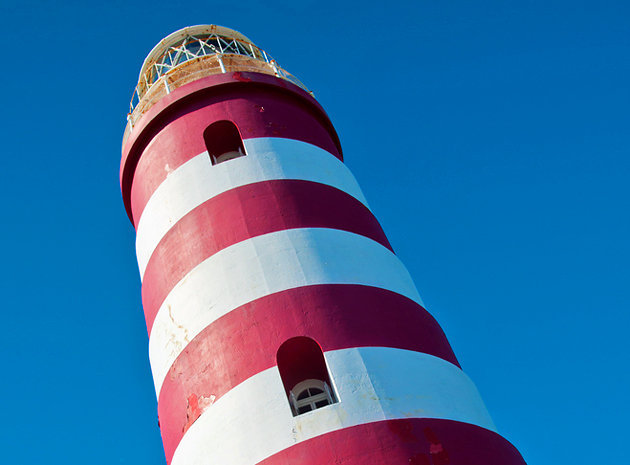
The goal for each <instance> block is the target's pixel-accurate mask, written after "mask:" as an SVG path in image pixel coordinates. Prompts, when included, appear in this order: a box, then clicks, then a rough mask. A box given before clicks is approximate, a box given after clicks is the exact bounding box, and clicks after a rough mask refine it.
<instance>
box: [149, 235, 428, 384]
mask: <svg viewBox="0 0 630 465" xmlns="http://www.w3.org/2000/svg"><path fill="white" fill-rule="evenodd" d="M344 283H346V284H363V285H366V286H374V287H379V288H383V289H387V290H391V291H393V292H396V293H399V294H401V295H403V296H405V297H408V298H410V299H411V300H413V301H415V302H417V303H419V304H420V305H422V301H421V299H420V295H419V294H418V291H417V289H416V287H415V285H414V284H413V281H412V280H411V277H410V276H409V273H408V271H407V270H406V268H405V267H404V265H403V264H402V263H401V261H400V260H399V259H398V258H397V257H396V256H395V255H394V254H393V253H392V252H391V251H390V250H389V249H387V248H386V247H384V246H382V245H380V244H378V243H377V242H375V241H373V240H371V239H368V238H365V237H363V236H359V235H357V234H352V233H348V232H345V231H338V230H332V229H318V228H308V229H293V230H287V231H280V232H276V233H271V234H266V235H263V236H258V237H255V238H252V239H250V240H247V241H242V242H239V243H238V244H235V245H233V246H231V247H228V248H227V249H224V250H222V251H221V252H219V253H217V254H215V255H213V256H212V257H210V258H209V259H208V260H206V261H204V262H202V263H201V264H200V265H199V266H197V267H196V268H195V269H193V270H192V271H191V272H190V273H189V274H188V275H187V276H186V277H185V278H184V279H183V280H182V281H180V282H179V283H178V284H177V286H175V288H173V290H172V291H171V293H170V294H169V295H168V297H167V298H166V300H165V301H164V303H163V304H162V307H161V308H160V310H159V311H158V314H157V316H156V318H155V322H154V324H153V328H152V330H151V335H150V339H149V358H150V360H151V368H152V370H153V378H154V382H155V386H156V392H157V393H158V395H159V392H160V388H161V385H162V382H163V380H164V376H165V375H166V373H167V372H168V370H169V368H170V367H171V365H172V363H173V362H174V361H175V359H176V358H177V356H178V355H179V353H181V351H182V350H183V349H184V348H185V347H186V345H187V344H188V343H189V342H190V341H191V340H192V339H193V338H194V337H195V336H196V335H197V334H198V333H199V332H200V331H202V330H203V329H204V328H205V327H206V326H207V325H209V324H211V323H212V322H213V321H215V320H216V319H218V318H220V317H221V316H223V315H224V314H226V313H228V312H230V311H232V310H234V309H235V308H237V307H239V306H241V305H243V304H245V303H247V302H250V301H252V300H255V299H258V298H260V297H263V296H265V295H269V294H272V293H274V292H279V291H282V290H285V289H291V288H295V287H300V286H308V285H314V284H344Z"/></svg>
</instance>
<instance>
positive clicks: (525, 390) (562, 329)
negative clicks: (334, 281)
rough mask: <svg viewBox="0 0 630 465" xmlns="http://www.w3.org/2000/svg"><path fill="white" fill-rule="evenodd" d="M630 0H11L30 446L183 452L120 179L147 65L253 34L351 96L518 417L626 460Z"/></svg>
mask: <svg viewBox="0 0 630 465" xmlns="http://www.w3.org/2000/svg"><path fill="white" fill-rule="evenodd" d="M629 22H630V3H629V2H627V1H626V0H618V1H607V2H596V1H588V2H585V1H579V0H573V1H549V0H537V1H525V0H522V1H509V2H508V1H476V2H472V1H469V0H457V1H456V0H452V1H436V0H416V1H409V2H397V1H392V2H381V1H379V2H370V1H367V2H361V3H355V2H344V1H341V2H329V3H328V2H327V3H324V4H322V3H321V2H318V1H300V2H292V1H280V0H266V1H238V2H190V1H186V2H168V3H167V2H160V1H155V2H146V1H143V2H127V1H120V0H113V1H109V2H102V4H101V5H99V6H90V5H87V4H85V3H84V2H78V1H73V2H61V3H58V2H52V1H50V2H37V1H32V0H25V1H24V2H21V3H20V5H19V6H18V5H17V3H15V4H13V2H11V3H8V2H7V1H3V2H2V3H0V26H1V27H0V35H1V37H2V44H3V52H2V55H3V57H4V59H3V67H2V70H1V71H0V84H1V85H0V90H1V92H2V97H3V98H2V113H1V116H0V118H2V124H1V125H0V128H1V129H0V131H1V136H2V155H3V156H2V165H3V166H2V168H3V169H2V171H1V174H0V176H1V182H0V190H1V195H2V199H3V203H4V205H3V211H4V215H5V219H4V221H3V227H2V228H1V229H0V237H1V240H2V244H3V247H2V248H1V252H0V253H1V254H2V255H1V260H2V264H3V266H2V269H1V273H2V280H1V282H2V289H3V313H2V314H3V321H4V324H3V326H2V327H3V329H4V331H3V334H2V337H1V338H0V349H1V350H2V353H3V360H4V370H3V375H2V382H1V383H0V402H1V406H0V420H1V421H0V449H1V450H2V455H3V458H2V459H1V460H0V461H1V462H2V463H4V464H7V465H22V464H28V465H31V464H42V463H46V464H63V465H74V464H77V465H85V464H91V465H92V464H93V465H101V464H102V465H112V464H130V465H132V464H133V465H138V464H141V465H143V464H148V465H153V464H157V465H163V464H164V458H163V452H162V446H161V440H160V437H159V430H158V427H157V418H156V405H155V402H156V401H155V394H154V392H153V385H152V381H151V379H150V372H149V363H148V356H147V334H146V328H145V323H144V317H143V313H142V310H141V303H140V280H139V276H138V271H137V266H136V263H135V256H134V231H133V229H132V227H131V224H130V223H129V222H128V220H127V218H126V215H125V212H124V208H123V204H122V201H121V197H120V193H119V187H118V166H119V161H120V143H121V137H122V133H123V129H124V125H125V115H126V112H127V108H128V102H129V99H130V96H131V93H132V90H133V88H134V86H135V83H136V79H137V75H138V71H139V68H140V65H141V63H142V61H143V59H144V57H145V56H146V54H147V53H148V52H149V51H150V50H151V48H152V47H153V46H154V45H155V44H156V43H157V42H158V41H159V40H160V39H161V38H162V37H164V36H166V35H167V34H169V33H171V32H173V31H174V30H176V29H179V28H181V27H184V26H186V25H192V24H200V23H216V24H221V25H225V26H229V27H232V28H234V29H237V30H240V31H241V32H243V33H244V34H245V35H247V36H249V37H250V38H251V39H252V40H254V41H255V42H256V43H257V44H258V45H259V46H261V47H262V48H264V49H265V50H267V51H268V52H270V53H271V54H272V55H273V56H274V57H275V58H276V59H277V60H278V62H279V63H280V64H281V65H282V66H284V67H285V68H286V69H288V70H289V71H291V72H292V73H293V74H295V75H297V76H298V77H300V78H301V79H302V80H303V82H304V83H306V85H307V86H309V87H310V88H311V89H312V90H313V91H314V92H315V95H316V97H317V98H318V100H319V101H320V102H321V103H322V105H323V106H324V107H325V108H326V110H327V111H328V113H329V115H330V117H331V119H332V121H333V123H334V124H335V126H336V128H337V130H338V132H339V135H340V137H341V141H342V145H343V148H344V152H345V157H346V162H347V164H348V165H349V166H350V168H351V169H352V170H353V172H354V173H355V175H356V177H357V178H358V180H359V182H360V184H361V185H362V187H363V190H364V193H365V194H366V197H367V198H368V200H369V202H370V204H371V207H372V209H373V210H374V211H375V213H376V215H377V217H378V218H379V219H380V221H381V223H382V225H383V227H384V229H385V231H386V233H387V234H388V236H389V238H390V241H391V243H392V245H393V246H394V248H395V250H396V251H397V253H398V255H399V256H400V257H401V258H402V260H403V261H404V262H405V264H406V265H407V267H408V268H409V270H410V272H411V274H412V276H413V277H414V279H415V281H416V284H417V286H418V288H419V290H420V293H421V294H422V296H423V298H424V301H425V303H426V304H427V307H428V309H429V311H431V312H432V313H433V314H434V315H435V316H436V317H437V319H438V321H439V322H440V323H441V324H442V326H443V328H444V329H445V331H446V334H447V336H448V337H449V339H450V341H451V343H452V345H453V347H454V349H455V352H456V353H457V355H458V357H459V359H460V361H461V363H462V366H463V368H464V370H465V371H466V372H467V373H468V374H469V375H470V376H471V377H472V379H473V380H474V381H475V383H476V384H477V386H478V388H479V390H480V391H481V394H482V396H483V398H484V400H485V402H486V404H487V406H488V408H489V410H490V413H491V414H492V416H493V418H494V420H495V422H496V424H497V426H498V428H499V430H500V432H501V433H502V434H503V435H504V436H506V437H507V438H508V439H509V440H511V441H512V442H513V443H514V444H515V445H516V446H517V447H518V448H519V449H520V451H521V452H522V454H523V456H524V457H525V459H526V461H528V463H529V464H530V465H536V464H541V465H558V464H570V465H578V464H588V465H591V464H596V463H597V464H622V463H626V462H627V460H628V459H627V447H628V446H627V434H626V432H627V430H628V426H627V422H626V419H627V417H628V414H629V413H630V412H629V405H630V402H629V401H628V394H629V392H630V387H629V385H630V382H629V381H630V370H629V369H628V362H629V352H630V350H629V343H628V339H629V338H628V335H627V333H628V327H629V323H630V316H629V305H628V300H629V299H628V284H629V283H630V279H629V278H630V276H629V275H630V273H629V265H628V264H629V262H630V247H629V245H628V238H629V236H630V231H629V230H630V217H629V214H628V212H629V208H628V207H629V205H628V204H629V203H630V195H629V194H630V188H629V186H628V179H629V174H630V160H629V151H630V137H629V132H628V131H629V128H630V116H629V107H630V98H629V97H630V95H629V94H630V91H629V83H630V58H629V57H630V54H629V42H630V34H629V32H628V23H629Z"/></svg>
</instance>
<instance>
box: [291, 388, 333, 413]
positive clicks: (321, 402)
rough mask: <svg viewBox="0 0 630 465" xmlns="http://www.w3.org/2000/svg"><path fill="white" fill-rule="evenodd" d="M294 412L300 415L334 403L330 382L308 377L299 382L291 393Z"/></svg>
mask: <svg viewBox="0 0 630 465" xmlns="http://www.w3.org/2000/svg"><path fill="white" fill-rule="evenodd" d="M289 400H290V401H291V407H292V410H293V412H294V413H295V412H297V414H298V415H300V414H302V413H306V412H310V411H311V410H315V409H318V408H320V407H325V406H326V405H330V404H332V403H333V398H332V393H331V392H330V387H329V386H328V383H326V382H325V381H322V380H320V379H307V380H305V381H302V382H301V383H298V384H297V385H296V386H295V387H294V388H293V389H291V392H290V394H289Z"/></svg>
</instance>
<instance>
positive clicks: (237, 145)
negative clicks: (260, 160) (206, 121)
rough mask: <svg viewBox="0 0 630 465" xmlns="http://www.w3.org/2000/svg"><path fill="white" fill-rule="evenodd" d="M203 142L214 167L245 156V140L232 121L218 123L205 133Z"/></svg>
mask: <svg viewBox="0 0 630 465" xmlns="http://www.w3.org/2000/svg"><path fill="white" fill-rule="evenodd" d="M203 140H204V142H205V143H206V149H207V150H208V154H209V155H210V161H211V162H212V164H213V165H216V164H217V163H222V162H224V161H227V160H231V159H233V158H238V157H242V156H244V155H246V154H245V147H244V146H243V139H242V138H241V134H240V133H239V132H238V128H237V127H236V125H235V124H234V123H233V122H232V121H226V120H223V121H217V122H216V123H212V124H211V125H210V126H208V127H207V128H206V130H205V131H204V132H203Z"/></svg>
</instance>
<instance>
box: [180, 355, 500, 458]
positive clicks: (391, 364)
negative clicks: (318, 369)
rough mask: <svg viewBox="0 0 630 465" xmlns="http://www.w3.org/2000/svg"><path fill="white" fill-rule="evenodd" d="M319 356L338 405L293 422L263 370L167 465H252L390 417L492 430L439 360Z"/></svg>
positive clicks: (197, 427)
mask: <svg viewBox="0 0 630 465" xmlns="http://www.w3.org/2000/svg"><path fill="white" fill-rule="evenodd" d="M324 355H325V357H326V361H327V363H328V366H329V369H330V374H331V377H332V378H333V383H334V385H335V389H336V393H337V395H338V398H339V402H338V403H335V404H332V405H329V406H326V407H324V408H321V409H318V410H315V411H312V412H308V413H306V414H303V415H299V416H297V417H294V416H293V415H292V413H291V411H290V408H289V402H288V400H287V396H286V394H285V392H284V388H283V386H282V380H281V379H280V375H279V374H278V370H277V368H276V367H273V368H270V369H268V370H265V371H262V372H260V373H258V374H256V375H254V376H252V377H251V378H249V379H247V380H246V381H244V382H243V383H241V384H239V385H238V386H236V387H235V388H233V389H232V390H230V391H229V392H228V393H227V394H225V395H224V396H223V397H221V398H219V399H218V400H216V401H215V403H214V404H213V405H212V408H209V409H207V410H206V411H205V412H204V413H203V414H201V416H200V417H199V418H198V419H197V421H196V422H195V423H194V424H193V425H192V426H191V427H190V428H189V429H188V431H187V432H186V434H185V435H184V437H183V438H182V440H181V442H180V443H179V446H178V447H177V449H176V451H175V454H174V456H173V460H172V462H171V464H172V465H201V464H209V463H225V464H228V463H229V464H230V465H249V464H255V463H258V462H260V461H261V460H264V459H265V458H267V457H270V456H272V455H274V454H276V453H278V452H280V451H282V450H284V449H286V448H287V447H291V446H292V445H294V444H296V443H299V442H301V441H306V440H308V439H311V438H314V437H317V436H320V435H322V434H326V433H328V432H331V431H336V430H339V429H342V428H348V427H352V426H356V425H362V424H366V423H371V422H376V421H382V420H392V419H398V418H438V419H445V420H452V421H458V422H465V423H470V424H472V425H476V426H479V427H481V428H485V429H487V430H490V431H494V430H495V427H494V424H493V423H492V420H491V419H490V417H489V415H488V413H487V411H486V409H485V407H484V405H483V402H482V401H481V398H480V397H479V394H478V392H477V389H476V388H475V386H474V385H473V383H472V382H471V381H470V379H469V378H468V377H467V376H466V375H465V374H464V372H463V371H462V370H461V369H459V368H458V367H456V366H455V365H453V364H451V363H448V362H446V361H444V360H442V359H440V358H436V357H433V356H431V355H427V354H422V353H418V352H411V351H406V350H400V349H391V348H381V347H364V348H358V349H342V350H336V351H331V352H326V353H325V354H324ZM333 463H334V462H333ZM366 463H369V461H368V462H366Z"/></svg>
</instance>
